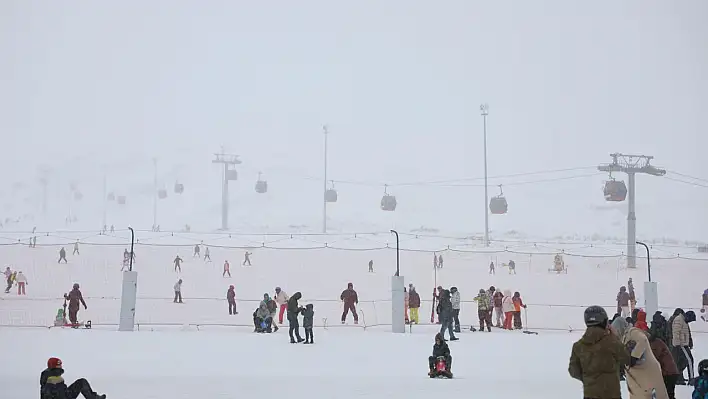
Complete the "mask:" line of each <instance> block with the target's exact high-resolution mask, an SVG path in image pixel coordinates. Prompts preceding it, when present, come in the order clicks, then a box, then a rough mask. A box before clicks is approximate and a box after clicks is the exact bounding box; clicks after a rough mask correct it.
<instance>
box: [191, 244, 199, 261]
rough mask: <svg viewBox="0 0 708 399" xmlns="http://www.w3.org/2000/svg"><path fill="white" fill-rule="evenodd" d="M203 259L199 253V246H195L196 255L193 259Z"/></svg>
mask: <svg viewBox="0 0 708 399" xmlns="http://www.w3.org/2000/svg"><path fill="white" fill-rule="evenodd" d="M199 257H201V254H200V253H199V244H197V245H195V246H194V254H193V255H192V258H199Z"/></svg>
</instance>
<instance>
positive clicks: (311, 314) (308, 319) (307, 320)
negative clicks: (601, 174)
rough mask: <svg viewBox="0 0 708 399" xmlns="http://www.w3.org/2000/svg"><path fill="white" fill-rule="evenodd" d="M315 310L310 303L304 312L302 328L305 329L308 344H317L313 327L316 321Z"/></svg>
mask: <svg viewBox="0 0 708 399" xmlns="http://www.w3.org/2000/svg"><path fill="white" fill-rule="evenodd" d="M313 308H314V306H313V305H312V304H311V303H308V304H307V306H305V309H303V310H302V326H303V327H304V328H305V343H306V344H314V343H315V336H314V335H312V325H313V324H314V320H315V310H314V309H313Z"/></svg>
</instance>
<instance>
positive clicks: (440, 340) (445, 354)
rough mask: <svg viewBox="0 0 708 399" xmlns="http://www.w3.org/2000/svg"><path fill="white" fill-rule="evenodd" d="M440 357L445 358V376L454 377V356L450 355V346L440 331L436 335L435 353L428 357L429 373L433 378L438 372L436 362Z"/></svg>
mask: <svg viewBox="0 0 708 399" xmlns="http://www.w3.org/2000/svg"><path fill="white" fill-rule="evenodd" d="M438 358H444V359H445V376H446V377H448V378H452V371H451V369H452V356H451V355H450V347H449V346H447V343H446V342H445V337H444V336H443V335H442V334H440V333H438V334H436V335H435V344H434V345H433V355H432V356H430V357H428V368H429V369H430V371H429V372H428V375H429V376H430V377H431V378H433V377H436V376H437V374H438V372H437V371H436V370H435V362H436V361H437V360H438Z"/></svg>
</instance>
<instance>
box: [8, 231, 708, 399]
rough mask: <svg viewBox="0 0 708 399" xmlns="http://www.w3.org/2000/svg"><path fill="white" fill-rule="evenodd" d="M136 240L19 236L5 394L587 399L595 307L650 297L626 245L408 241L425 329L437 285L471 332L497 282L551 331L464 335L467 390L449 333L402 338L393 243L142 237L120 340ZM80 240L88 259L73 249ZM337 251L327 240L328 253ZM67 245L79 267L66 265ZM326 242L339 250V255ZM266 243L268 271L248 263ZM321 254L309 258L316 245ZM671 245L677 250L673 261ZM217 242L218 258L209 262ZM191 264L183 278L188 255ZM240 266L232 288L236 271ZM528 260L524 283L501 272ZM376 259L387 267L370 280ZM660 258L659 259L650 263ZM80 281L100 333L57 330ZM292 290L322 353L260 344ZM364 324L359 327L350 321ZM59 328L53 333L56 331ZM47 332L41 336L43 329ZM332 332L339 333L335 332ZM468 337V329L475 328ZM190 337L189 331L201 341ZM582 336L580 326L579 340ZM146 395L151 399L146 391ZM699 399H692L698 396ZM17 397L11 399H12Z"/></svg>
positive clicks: (687, 291) (275, 340)
mask: <svg viewBox="0 0 708 399" xmlns="http://www.w3.org/2000/svg"><path fill="white" fill-rule="evenodd" d="M127 237H128V235H127V233H125V232H118V233H116V234H114V235H110V234H109V235H96V234H95V233H92V232H63V233H52V234H49V235H46V234H45V235H40V236H39V238H38V245H37V248H27V246H26V245H19V244H18V240H19V241H20V242H25V241H26V235H25V236H21V237H19V236H12V237H11V236H8V237H3V238H4V240H5V241H6V242H7V243H8V245H5V246H2V247H0V256H1V257H2V259H3V262H4V263H5V264H7V265H10V266H12V267H13V269H18V270H22V271H24V273H25V274H26V275H27V277H28V280H29V286H28V287H27V296H26V297H18V296H17V295H16V294H15V293H14V292H11V293H10V294H4V295H3V296H2V297H0V298H2V300H0V325H2V326H3V327H4V328H0V340H2V342H6V343H11V348H13V349H12V351H15V353H16V355H17V356H16V357H12V358H11V359H10V360H9V361H8V362H5V363H4V364H3V365H2V366H0V384H2V386H3V389H4V391H3V392H8V393H9V395H8V396H7V397H8V398H25V397H27V398H29V397H34V396H33V395H36V394H37V392H36V391H37V388H38V386H37V385H38V384H37V378H38V373H39V371H41V368H42V367H43V365H44V363H45V362H46V359H47V358H48V357H50V356H59V357H61V358H62V359H63V360H64V363H65V365H66V368H67V370H68V371H67V374H68V375H67V377H68V378H78V377H80V376H86V377H87V378H89V379H90V380H91V381H92V382H93V383H94V385H95V387H96V389H97V390H99V391H102V392H106V393H108V394H109V397H113V398H120V397H128V396H130V397H141V398H180V397H185V398H187V397H197V396H200V397H236V396H242V395H249V396H253V395H259V394H266V395H270V394H283V395H284V394H285V391H286V390H287V392H288V395H289V397H291V398H297V397H312V396H313V395H315V396H317V397H337V398H347V397H366V396H370V397H384V396H387V395H388V396H391V395H401V394H402V393H405V395H406V397H413V398H416V397H421V398H422V397H430V395H434V394H457V393H462V394H466V395H479V396H480V397H492V396H510V395H515V396H518V392H519V391H521V392H523V393H524V395H523V397H528V398H535V397H539V398H541V397H544V398H548V397H554V398H555V397H557V398H566V397H573V396H578V395H579V392H580V385H579V383H577V382H575V381H572V380H571V379H570V378H569V377H568V376H567V371H566V368H567V361H568V355H569V351H570V346H571V344H572V342H573V341H574V340H576V339H578V337H579V333H580V330H582V329H583V321H582V311H583V309H584V307H585V306H587V305H590V304H602V305H605V306H606V308H607V310H608V312H610V313H611V312H612V311H613V309H614V306H613V302H614V298H615V296H616V292H617V290H618V287H619V286H621V285H625V284H626V282H627V279H628V278H629V277H632V278H633V279H634V281H635V286H636V289H637V295H638V298H639V303H640V304H641V303H642V282H643V281H644V280H645V278H646V270H645V267H643V266H642V267H640V268H638V269H636V270H626V269H625V268H624V264H623V262H624V258H623V257H622V256H621V254H622V250H623V248H622V247H619V246H613V245H604V246H603V245H601V244H592V245H589V244H552V243H544V244H540V243H536V244H533V243H531V244H529V243H507V244H505V245H504V246H498V245H497V246H495V247H494V248H491V249H489V250H487V249H484V248H480V247H479V246H478V244H474V243H471V242H466V241H462V240H452V239H446V240H444V239H430V238H423V237H418V238H416V237H407V236H402V237H401V238H402V239H401V248H402V249H405V251H402V252H401V274H402V275H404V276H405V279H406V283H408V282H411V283H413V284H415V285H416V286H417V287H418V291H419V292H420V294H421V297H422V299H423V301H424V303H423V306H422V308H421V321H422V322H424V323H427V322H429V321H430V319H429V318H430V312H431V307H430V305H431V303H430V297H431V296H432V289H433V287H434V286H435V285H436V283H437V284H440V285H443V286H446V287H449V286H452V285H455V286H457V287H459V289H460V291H461V293H462V299H463V301H464V302H463V305H462V313H461V319H462V322H463V325H465V326H469V325H470V324H475V325H476V323H477V320H476V306H475V305H474V302H472V298H473V296H474V295H475V293H476V292H477V291H478V290H479V289H480V288H488V287H489V286H490V285H495V286H497V287H499V288H501V289H506V288H509V289H511V290H512V291H520V292H521V294H522V296H523V298H524V300H525V301H526V302H527V303H528V305H529V308H528V322H529V326H530V328H531V329H533V330H536V331H539V332H540V334H539V335H525V334H521V333H519V332H503V331H494V333H493V334H482V333H471V332H463V333H462V334H461V338H462V339H461V340H460V341H458V342H455V343H452V344H451V345H452V351H453V356H454V358H455V360H454V371H455V374H456V377H458V378H456V379H455V380H452V381H430V380H429V379H428V378H427V377H426V376H425V374H426V364H425V362H426V358H427V356H428V355H429V353H430V350H431V345H432V337H433V335H434V332H435V330H436V328H435V327H434V326H426V325H421V326H415V327H413V330H412V333H411V332H409V333H407V334H405V335H394V334H392V333H390V332H389V330H390V327H389V326H388V325H389V324H390V322H391V310H390V301H389V300H388V299H389V298H390V276H391V275H392V274H393V272H394V271H395V262H396V253H395V249H394V248H395V244H393V245H391V244H392V242H393V243H395V241H393V240H392V239H391V237H390V236H389V235H383V234H380V235H363V234H360V235H357V236H354V235H340V236H328V237H324V236H312V237H310V236H293V237H290V236H257V237H253V236H236V235H234V236H228V235H217V234H213V235H205V234H201V235H200V234H184V233H175V234H172V233H143V232H139V234H138V239H139V242H138V244H137V245H136V255H137V259H136V263H135V265H134V266H135V270H137V271H138V272H139V282H138V304H137V310H136V318H137V322H138V323H139V330H140V331H139V332H135V333H118V332H115V331H114V330H115V329H116V326H115V325H116V324H117V321H118V311H119V299H118V297H119V295H120V282H121V276H122V274H121V272H120V267H121V261H122V253H123V250H124V249H125V248H126V247H127V244H126V242H127V241H128V240H127ZM77 239H78V240H80V241H81V244H80V252H81V254H80V255H72V249H73V242H75V241H76V240H77ZM198 243H200V244H201V243H203V244H206V245H208V246H209V247H210V252H211V258H212V259H213V262H212V263H208V262H204V260H203V259H200V258H193V257H192V251H193V247H194V245H195V244H198ZM325 243H326V244H325ZM62 245H63V246H65V248H66V250H67V253H68V258H69V263H68V264H66V265H65V264H57V263H56V262H57V260H58V249H59V248H60V247H61V246H62ZM325 246H326V248H323V247H325ZM246 247H250V248H251V249H249V251H250V252H253V255H252V257H251V259H252V262H253V266H250V267H248V266H246V267H243V266H241V265H240V264H241V261H242V260H243V252H244V251H245V248H246ZM308 248H309V249H308ZM432 251H441V252H439V253H441V254H442V255H443V256H444V258H445V265H444V268H443V269H441V270H438V271H437V273H434V270H433V268H432ZM559 251H564V252H565V260H566V264H567V265H568V269H569V272H568V274H560V275H558V274H555V273H549V272H548V268H549V267H551V264H552V258H553V255H554V254H555V253H557V252H559ZM662 251H663V252H662ZM671 251H672V250H671V249H669V248H663V249H662V248H656V249H655V256H657V257H665V258H673V259H656V260H654V261H653V262H652V278H653V279H654V280H655V281H658V282H659V290H660V304H661V307H662V309H663V310H665V311H666V312H670V311H673V309H674V308H675V307H678V306H681V307H684V308H686V309H696V308H697V307H699V306H700V295H701V293H702V292H703V290H704V289H705V281H706V275H707V274H708V272H707V271H706V268H705V266H706V261H705V260H702V259H701V258H700V257H699V255H698V254H680V255H681V256H686V257H694V258H695V259H698V260H688V259H676V258H675V255H676V253H675V252H674V253H671ZM203 253H204V248H202V255H203ZM178 254H179V255H180V256H181V257H182V258H183V259H184V260H185V263H184V264H183V266H182V268H183V272H182V273H175V272H174V270H173V265H172V259H174V257H175V256H176V255H178ZM226 259H228V260H229V261H230V263H231V273H232V276H233V277H232V278H230V279H229V278H224V277H222V264H223V262H224V260H226ZM509 259H514V260H515V261H516V264H517V274H516V275H510V274H508V270H507V268H505V267H498V268H497V274H496V275H489V274H488V264H489V262H490V261H494V262H495V263H496V264H498V265H499V264H501V263H506V262H507V261H508V260H509ZM369 260H373V261H374V268H375V272H374V273H369V272H368V271H367V263H368V261H369ZM639 263H640V264H642V265H643V264H644V261H640V262H639ZM177 278H182V279H183V280H184V285H183V296H184V300H185V304H183V305H176V304H173V303H172V285H173V284H174V282H175V281H176V280H177ZM74 282H78V283H80V284H81V287H82V291H83V293H84V296H85V298H86V301H87V304H88V310H86V311H84V310H82V311H81V312H80V313H79V316H80V319H82V320H92V322H93V324H94V329H93V330H91V331H87V330H78V331H74V330H63V329H47V328H44V327H46V326H49V325H50V324H51V323H52V320H53V316H54V315H55V314H56V310H57V309H58V308H59V307H61V305H62V304H63V300H61V299H60V298H61V295H62V294H63V293H64V292H67V291H68V290H69V289H70V288H71V284H72V283H74ZM348 282H352V283H353V284H354V287H355V289H356V290H357V291H358V293H359V297H360V305H359V308H358V309H359V311H360V316H361V318H362V323H361V324H360V325H359V326H356V327H355V326H353V325H346V326H341V325H340V324H339V317H340V315H341V305H340V302H339V294H340V293H341V291H342V290H343V289H344V288H346V284H347V283H348ZM230 284H234V285H235V286H236V293H237V299H238V306H239V310H240V314H239V315H237V316H229V315H228V311H227V304H226V300H225V295H226V290H227V288H228V285H230ZM276 286H281V287H282V288H283V289H284V290H285V291H286V292H288V293H289V294H292V293H293V292H295V291H301V292H302V293H303V300H302V303H303V304H306V303H313V304H314V305H315V312H316V313H315V324H316V326H317V328H316V329H315V335H316V337H315V339H316V341H317V344H316V345H313V346H303V345H291V344H289V343H288V341H289V340H288V338H287V336H286V335H287V331H286V330H281V331H279V332H277V333H275V334H271V335H256V334H252V333H251V331H252V324H251V323H252V322H251V314H252V312H253V309H254V308H255V307H256V301H258V300H260V298H262V295H263V293H264V292H268V293H272V292H273V289H274V287H276ZM350 320H351V319H350ZM43 326H44V327H43ZM32 327H36V328H32ZM325 327H326V328H325ZM692 328H693V331H694V333H695V341H696V358H698V359H700V358H701V357H702V356H701V355H702V354H706V355H708V350H705V349H704V348H705V346H704V343H705V344H708V339H707V338H708V337H704V334H702V333H703V332H705V331H708V328H706V326H705V324H704V323H702V322H700V321H699V322H696V323H693V325H692ZM465 329H467V327H465ZM185 330H186V331H185ZM568 330H573V332H572V333H568V332H567V331H568ZM136 395H137V396H136ZM686 395H687V392H686ZM3 397H5V395H4V394H3Z"/></svg>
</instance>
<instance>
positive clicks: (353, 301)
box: [339, 283, 359, 324]
mask: <svg viewBox="0 0 708 399" xmlns="http://www.w3.org/2000/svg"><path fill="white" fill-rule="evenodd" d="M339 299H341V300H342V302H344V311H343V312H342V324H344V323H345V322H346V321H347V314H348V313H349V311H350V310H351V312H352V315H353V316H354V324H359V315H358V314H357V313H356V305H357V304H358V303H359V297H358V296H357V294H356V291H354V284H352V283H349V284H347V289H346V290H344V291H342V295H340V296H339Z"/></svg>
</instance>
